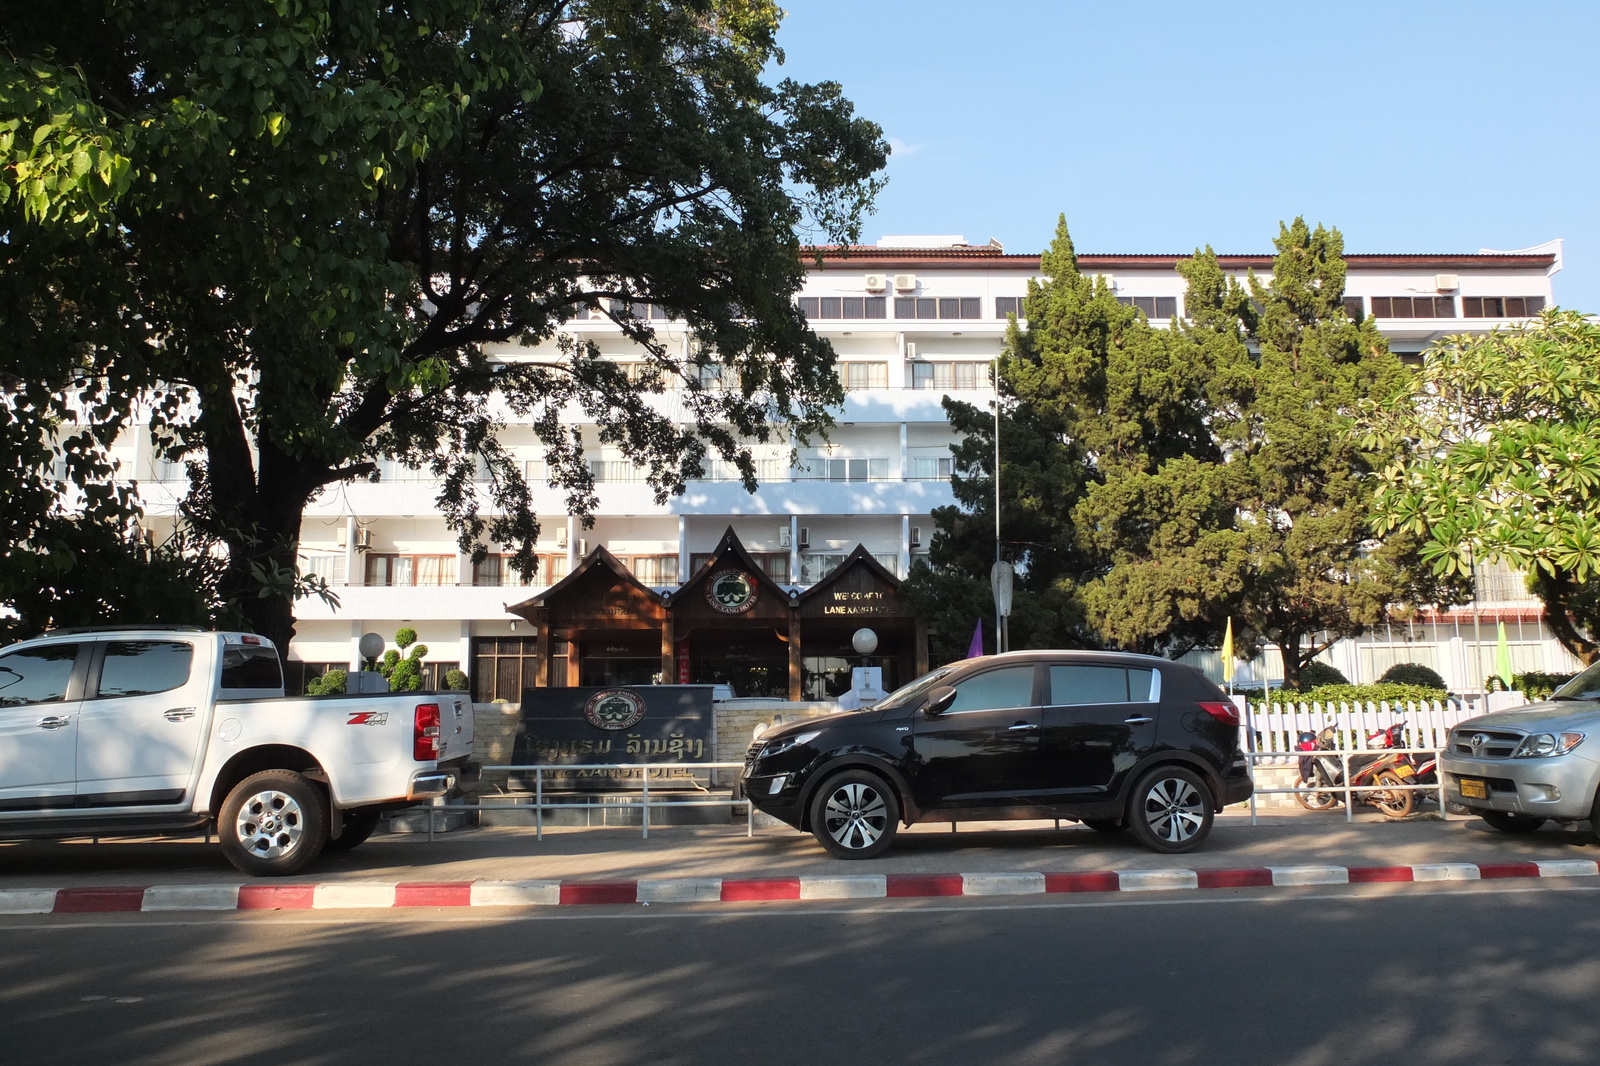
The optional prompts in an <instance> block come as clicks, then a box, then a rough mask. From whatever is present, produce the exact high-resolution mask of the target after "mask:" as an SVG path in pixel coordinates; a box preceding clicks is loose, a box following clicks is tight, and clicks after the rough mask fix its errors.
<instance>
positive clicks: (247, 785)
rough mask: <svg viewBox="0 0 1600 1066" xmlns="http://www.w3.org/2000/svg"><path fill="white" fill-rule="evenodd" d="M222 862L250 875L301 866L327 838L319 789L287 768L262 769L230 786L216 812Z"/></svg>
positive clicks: (281, 872) (279, 873) (280, 873)
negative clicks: (224, 799) (218, 810)
mask: <svg viewBox="0 0 1600 1066" xmlns="http://www.w3.org/2000/svg"><path fill="white" fill-rule="evenodd" d="M217 839H218V840H219V841H221V843H222V853H223V854H224V855H225V856H227V858H228V861H229V862H231V863H233V865H234V866H236V867H238V868H239V869H240V870H242V871H244V872H245V873H247V874H252V875H254V876H256V877H284V876H287V875H289V874H292V873H296V872H298V871H300V870H303V869H304V868H305V867H306V866H307V864H309V863H310V862H311V861H312V860H313V859H315V858H316V857H317V856H318V855H320V854H321V853H322V848H323V845H324V844H326V843H327V842H328V807H327V801H326V800H324V799H323V795H322V790H321V789H320V788H318V787H317V786H316V785H314V784H312V783H311V782H310V781H308V780H306V779H305V778H304V777H301V776H300V775H299V774H297V773H295V772H294V771H293V770H263V771H261V772H260V773H258V774H251V775H250V776H249V777H247V778H245V779H244V780H243V781H241V782H239V784H238V785H236V786H234V789H233V791H232V792H230V793H228V798H227V800H226V801H224V802H223V804H222V810H221V812H220V813H219V814H218V815H217Z"/></svg>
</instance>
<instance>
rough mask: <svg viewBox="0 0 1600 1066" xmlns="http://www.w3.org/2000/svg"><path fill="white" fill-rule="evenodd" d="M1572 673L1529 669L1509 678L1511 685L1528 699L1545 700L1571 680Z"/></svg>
mask: <svg viewBox="0 0 1600 1066" xmlns="http://www.w3.org/2000/svg"><path fill="white" fill-rule="evenodd" d="M1573 676H1574V675H1572V674H1547V673H1542V672H1539V671H1536V670H1530V671H1529V672H1528V673H1525V674H1515V675H1513V676H1512V678H1511V687H1512V688H1513V689H1515V690H1516V691H1518V692H1520V693H1522V694H1523V695H1524V696H1527V697H1528V699H1530V700H1547V699H1549V698H1550V694H1551V693H1553V692H1555V690H1556V689H1558V688H1560V687H1561V686H1562V685H1565V684H1566V683H1567V682H1568V681H1571V680H1572V678H1573Z"/></svg>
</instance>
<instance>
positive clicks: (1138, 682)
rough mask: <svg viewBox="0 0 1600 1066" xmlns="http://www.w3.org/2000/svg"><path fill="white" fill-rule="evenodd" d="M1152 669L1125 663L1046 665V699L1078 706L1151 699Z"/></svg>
mask: <svg viewBox="0 0 1600 1066" xmlns="http://www.w3.org/2000/svg"><path fill="white" fill-rule="evenodd" d="M1155 673H1156V672H1155V671H1154V670H1143V669H1139V668H1137V667H1132V668H1130V667H1126V666H1096V665H1092V664H1089V663H1074V664H1071V665H1069V666H1052V667H1050V703H1051V705H1052V706H1055V707H1081V706H1084V705H1086V704H1090V703H1154V702H1155V701H1156V700H1157V699H1158V696H1157V692H1158V691H1159V690H1158V689H1157V688H1156V686H1155V683H1154V682H1155Z"/></svg>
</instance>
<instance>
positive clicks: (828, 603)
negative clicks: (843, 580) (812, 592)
mask: <svg viewBox="0 0 1600 1066" xmlns="http://www.w3.org/2000/svg"><path fill="white" fill-rule="evenodd" d="M822 613H823V614H825V615H843V616H850V617H876V618H882V617H886V616H889V615H895V614H898V613H899V611H898V610H897V609H896V606H895V604H894V602H893V601H892V600H891V599H890V597H889V595H888V593H884V592H830V593H828V594H827V598H826V599H824V600H823V601H822Z"/></svg>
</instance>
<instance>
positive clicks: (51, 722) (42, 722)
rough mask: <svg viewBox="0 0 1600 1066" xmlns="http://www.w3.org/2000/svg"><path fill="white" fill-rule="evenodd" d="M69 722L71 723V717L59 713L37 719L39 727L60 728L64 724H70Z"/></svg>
mask: <svg viewBox="0 0 1600 1066" xmlns="http://www.w3.org/2000/svg"><path fill="white" fill-rule="evenodd" d="M71 724H72V719H71V718H68V717H67V716H65V715H60V714H52V715H50V716H48V717H45V718H41V719H39V728H40V729H60V728H61V727H62V726H64V725H71Z"/></svg>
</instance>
